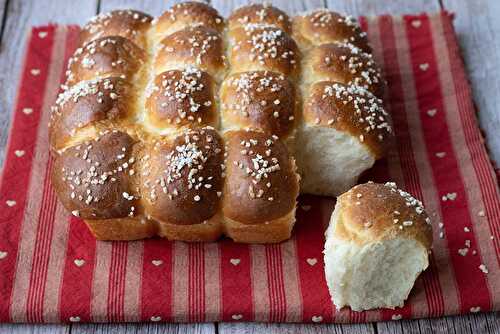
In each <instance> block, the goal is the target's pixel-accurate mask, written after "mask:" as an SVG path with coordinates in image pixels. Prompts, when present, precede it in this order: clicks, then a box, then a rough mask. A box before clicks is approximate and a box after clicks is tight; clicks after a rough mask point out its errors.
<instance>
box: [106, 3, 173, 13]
mask: <svg viewBox="0 0 500 334" xmlns="http://www.w3.org/2000/svg"><path fill="white" fill-rule="evenodd" d="M176 2H178V1H173V0H168V1H163V0H162V1H151V0H101V4H100V6H99V12H100V13H106V12H109V11H111V10H113V9H120V8H126V9H136V10H140V11H142V12H145V13H148V14H150V15H153V16H159V15H161V13H163V12H164V11H165V10H166V9H168V8H169V7H170V6H171V5H172V4H174V3H176Z"/></svg>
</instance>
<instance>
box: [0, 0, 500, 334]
mask: <svg viewBox="0 0 500 334" xmlns="http://www.w3.org/2000/svg"><path fill="white" fill-rule="evenodd" d="M173 2H175V1H172V0H76V1H75V0H0V16H1V17H2V21H1V26H0V43H1V48H0V105H1V109H0V164H1V162H2V161H3V156H4V151H5V145H6V142H7V135H8V129H9V128H10V120H11V113H12V110H13V104H14V100H15V95H16V88H17V81H18V77H19V71H20V69H21V62H22V55H23V47H24V44H25V37H26V32H27V31H28V29H29V28H30V27H31V26H32V25H42V24H47V23H49V22H57V23H77V24H83V23H85V22H86V21H87V20H88V18H90V17H91V16H93V15H95V14H97V13H101V12H107V11H110V10H112V9H115V8H134V9H139V10H143V11H145V12H147V13H150V14H152V15H158V14H160V13H161V12H162V11H163V10H165V9H166V8H168V7H169V6H171V5H172V3H173ZM210 2H211V4H212V5H213V6H214V7H216V8H217V9H218V10H219V11H220V12H221V13H222V14H223V15H227V14H228V13H229V12H230V11H231V10H232V9H233V8H234V7H235V6H238V5H240V4H243V3H246V2H247V1H245V0H212V1H210ZM272 3H273V4H275V5H277V6H278V7H280V8H283V9H285V10H287V11H288V12H289V13H294V12H298V11H303V10H306V9H311V8H317V7H328V8H331V9H334V10H338V11H341V12H344V13H348V14H351V15H376V14H383V13H390V14H400V13H418V12H423V11H429V12H435V11H438V10H440V9H446V10H449V11H453V12H455V13H456V20H455V27H456V30H457V32H458V36H459V40H460V43H461V48H462V54H463V57H464V59H465V63H466V66H467V70H468V73H469V79H470V81H471V84H472V88H473V93H474V99H475V103H476V106H477V109H478V111H480V112H478V117H479V121H480V124H481V127H482V128H483V130H484V132H485V136H486V141H487V145H488V148H489V150H490V154H491V157H492V158H493V159H494V160H495V161H496V162H497V164H499V165H500V136H499V135H498V134H497V133H498V132H497V129H498V128H500V112H499V111H498V108H499V105H500V94H499V92H500V37H498V36H499V35H500V20H498V18H497V16H496V15H499V14H500V1H498V0H274V1H272ZM405 332H407V333H434V332H435V333H500V317H499V315H498V313H496V314H495V313H488V314H473V315H472V314H471V315H465V316H455V317H445V318H438V319H420V320H404V321H392V322H381V323H373V324H355V325H336V324H330V325H329V324H321V325H298V324H255V323H206V324H156V323H155V324H152V323H151V324H77V325H25V324H0V334H3V333H190V334H195V333H200V334H201V333H203V334H208V333H226V334H229V333H234V334H236V333H248V334H252V333H275V334H278V333H279V334H282V333H405Z"/></svg>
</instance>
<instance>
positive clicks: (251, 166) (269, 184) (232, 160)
mask: <svg viewBox="0 0 500 334" xmlns="http://www.w3.org/2000/svg"><path fill="white" fill-rule="evenodd" d="M224 138H225V139H226V146H227V158H226V169H227V179H226V182H225V184H224V192H223V196H224V200H223V205H224V207H223V212H224V216H225V217H227V218H229V219H231V220H234V221H237V222H239V223H241V224H264V223H265V222H270V221H273V220H275V219H278V218H280V217H283V216H286V215H287V214H289V213H290V211H292V210H294V208H295V205H296V199H297V196H298V193H299V182H298V181H299V179H298V175H297V174H296V171H295V170H296V168H295V163H294V160H293V158H292V157H291V156H290V155H289V153H288V150H287V148H286V146H285V145H284V144H283V143H282V142H281V141H280V140H279V139H278V137H276V136H270V135H267V134H265V133H263V132H258V131H230V132H227V133H226V134H225V136H224Z"/></svg>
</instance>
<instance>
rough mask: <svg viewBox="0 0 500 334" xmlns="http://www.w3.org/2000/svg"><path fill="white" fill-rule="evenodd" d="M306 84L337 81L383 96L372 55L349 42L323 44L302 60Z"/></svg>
mask: <svg viewBox="0 0 500 334" xmlns="http://www.w3.org/2000/svg"><path fill="white" fill-rule="evenodd" d="M303 64H304V65H303V67H304V75H303V79H304V81H305V82H311V81H315V82H318V81H336V82H340V83H343V84H345V85H356V86H360V87H363V88H366V89H368V90H369V91H370V92H372V93H373V94H375V95H376V96H377V97H379V98H382V97H384V88H385V82H384V79H383V76H382V71H381V69H380V67H379V66H378V65H377V63H376V62H375V60H374V59H373V56H372V55H371V54H369V53H366V52H363V51H362V50H361V49H359V48H358V47H356V46H354V45H352V44H349V43H347V44H346V43H329V44H322V45H320V46H317V47H315V48H314V49H312V50H311V51H310V52H309V53H308V54H307V55H306V56H305V57H304V63H303Z"/></svg>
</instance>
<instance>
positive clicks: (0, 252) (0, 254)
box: [0, 251, 9, 260]
mask: <svg viewBox="0 0 500 334" xmlns="http://www.w3.org/2000/svg"><path fill="white" fill-rule="evenodd" d="M8 254H9V253H7V252H4V251H0V260H3V259H5V258H6V257H7V255H8Z"/></svg>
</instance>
